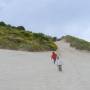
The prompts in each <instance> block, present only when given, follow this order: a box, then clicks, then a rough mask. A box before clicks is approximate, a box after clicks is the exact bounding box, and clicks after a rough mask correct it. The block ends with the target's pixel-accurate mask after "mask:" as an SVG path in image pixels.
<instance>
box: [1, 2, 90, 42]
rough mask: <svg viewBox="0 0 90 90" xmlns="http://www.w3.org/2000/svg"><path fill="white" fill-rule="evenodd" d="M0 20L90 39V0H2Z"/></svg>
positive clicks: (51, 33)
mask: <svg viewBox="0 0 90 90" xmlns="http://www.w3.org/2000/svg"><path fill="white" fill-rule="evenodd" d="M0 21H5V22H6V23H8V24H11V25H15V26H19V25H22V26H24V27H25V28H26V29H28V30H30V31H33V32H43V33H45V34H48V35H52V36H57V37H61V36H63V35H67V34H69V35H74V36H77V37H80V38H83V39H86V40H88V41H90V0H0Z"/></svg>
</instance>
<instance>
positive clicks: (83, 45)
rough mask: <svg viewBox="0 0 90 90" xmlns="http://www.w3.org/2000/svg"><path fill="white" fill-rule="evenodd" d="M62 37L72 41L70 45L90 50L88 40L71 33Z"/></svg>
mask: <svg viewBox="0 0 90 90" xmlns="http://www.w3.org/2000/svg"><path fill="white" fill-rule="evenodd" d="M62 39H65V40H66V42H69V43H70V46H72V47H75V48H76V49H79V50H87V51H90V42H88V41H85V40H83V39H79V38H77V37H74V36H70V35H67V36H64V37H62Z"/></svg>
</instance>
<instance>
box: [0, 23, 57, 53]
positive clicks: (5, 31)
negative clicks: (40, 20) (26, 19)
mask: <svg viewBox="0 0 90 90" xmlns="http://www.w3.org/2000/svg"><path fill="white" fill-rule="evenodd" d="M0 48H1V49H13V50H25V51H51V50H56V49H57V46H56V44H55V43H54V38H53V37H51V36H47V35H45V34H43V33H34V32H31V31H26V30H25V28H24V27H23V26H17V27H16V26H12V25H9V24H6V23H5V22H0Z"/></svg>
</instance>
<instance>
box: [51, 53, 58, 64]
mask: <svg viewBox="0 0 90 90" xmlns="http://www.w3.org/2000/svg"><path fill="white" fill-rule="evenodd" d="M56 59H57V54H56V53H55V52H54V51H53V52H52V55H51V60H53V61H54V64H55V62H56Z"/></svg>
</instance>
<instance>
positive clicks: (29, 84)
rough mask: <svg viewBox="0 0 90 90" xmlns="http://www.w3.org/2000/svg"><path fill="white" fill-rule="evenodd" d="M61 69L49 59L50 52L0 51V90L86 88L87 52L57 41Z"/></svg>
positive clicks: (89, 76)
mask: <svg viewBox="0 0 90 90" xmlns="http://www.w3.org/2000/svg"><path fill="white" fill-rule="evenodd" d="M57 44H58V46H59V48H60V53H61V59H62V60H63V63H64V65H63V72H59V71H58V70H57V66H56V65H54V64H53V63H52V62H51V60H50V52H44V53H28V52H20V51H9V50H0V90H90V53H87V52H81V51H77V50H75V49H73V48H70V47H69V44H67V43H65V42H64V41H60V42H57Z"/></svg>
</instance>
